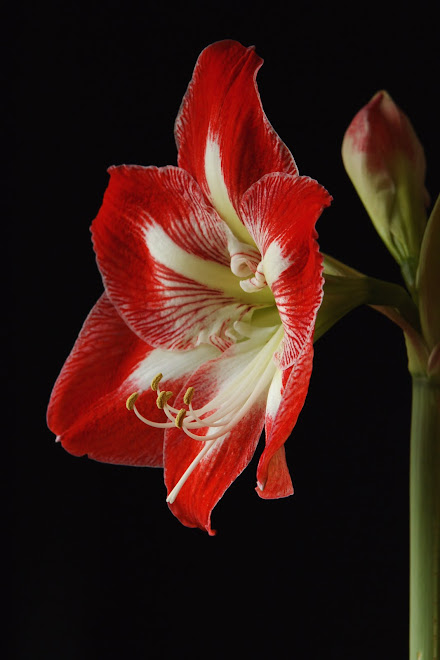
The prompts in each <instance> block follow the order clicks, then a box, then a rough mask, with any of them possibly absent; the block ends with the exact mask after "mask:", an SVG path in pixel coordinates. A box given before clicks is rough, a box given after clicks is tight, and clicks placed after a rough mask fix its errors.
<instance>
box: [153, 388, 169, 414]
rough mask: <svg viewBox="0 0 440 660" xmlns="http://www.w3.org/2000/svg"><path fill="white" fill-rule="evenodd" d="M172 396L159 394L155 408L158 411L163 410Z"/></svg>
mask: <svg viewBox="0 0 440 660" xmlns="http://www.w3.org/2000/svg"><path fill="white" fill-rule="evenodd" d="M172 396H173V393H172V392H165V391H164V392H160V394H159V396H158V397H157V399H156V406H157V407H158V408H159V410H163V409H164V406H165V404H166V403H167V402H168V401H169V400H170V399H171V397H172Z"/></svg>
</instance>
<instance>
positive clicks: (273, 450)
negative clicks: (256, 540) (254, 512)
mask: <svg viewBox="0 0 440 660" xmlns="http://www.w3.org/2000/svg"><path fill="white" fill-rule="evenodd" d="M312 365H313V344H312V342H309V343H308V345H307V347H306V348H305V349H304V351H303V353H302V354H301V355H300V356H299V359H298V360H297V362H296V365H295V367H292V368H290V369H287V370H286V371H284V372H278V374H277V376H276V377H275V378H274V381H273V383H272V386H271V388H270V391H269V396H268V403H267V410H266V447H265V449H264V452H263V454H262V455H261V458H260V461H259V464H258V468H257V482H258V486H257V488H256V491H257V493H258V495H259V496H260V497H262V498H263V499H274V498H278V497H286V496H288V495H292V493H293V487H292V481H291V479H290V475H289V469H288V467H287V464H286V458H285V451H284V443H285V442H286V440H287V438H288V437H289V435H290V433H291V432H292V429H293V428H294V426H295V424H296V420H297V419H298V415H299V413H300V412H301V410H302V407H303V405H304V401H305V398H306V396H307V391H308V387H309V381H310V376H311V373H312Z"/></svg>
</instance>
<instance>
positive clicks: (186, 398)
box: [183, 387, 194, 406]
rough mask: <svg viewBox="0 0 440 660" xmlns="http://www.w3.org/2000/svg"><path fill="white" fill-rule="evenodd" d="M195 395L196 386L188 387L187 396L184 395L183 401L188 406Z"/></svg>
mask: <svg viewBox="0 0 440 660" xmlns="http://www.w3.org/2000/svg"><path fill="white" fill-rule="evenodd" d="M193 396H194V388H193V387H188V389H187V390H186V392H185V396H184V397H183V403H184V404H185V405H187V406H189V405H190V403H191V401H192V398H193Z"/></svg>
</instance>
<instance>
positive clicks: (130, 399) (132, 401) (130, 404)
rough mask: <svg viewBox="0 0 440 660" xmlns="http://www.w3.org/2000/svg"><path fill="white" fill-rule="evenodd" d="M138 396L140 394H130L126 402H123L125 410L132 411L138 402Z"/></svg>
mask: <svg viewBox="0 0 440 660" xmlns="http://www.w3.org/2000/svg"><path fill="white" fill-rule="evenodd" d="M139 394H140V392H133V394H130V396H129V397H128V399H127V401H126V402H125V405H126V406H127V410H133V406H134V404H135V403H136V401H137V400H138V397H139Z"/></svg>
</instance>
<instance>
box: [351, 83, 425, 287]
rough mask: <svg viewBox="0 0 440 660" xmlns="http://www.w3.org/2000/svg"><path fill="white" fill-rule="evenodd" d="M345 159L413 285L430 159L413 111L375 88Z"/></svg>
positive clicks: (355, 122)
mask: <svg viewBox="0 0 440 660" xmlns="http://www.w3.org/2000/svg"><path fill="white" fill-rule="evenodd" d="M342 159H343V161H344V166H345V169H346V171H347V174H348V175H349V177H350V179H351V181H352V183H353V185H354V187H355V188H356V190H357V192H358V194H359V197H360V198H361V200H362V203H363V204H364V206H365V208H366V210H367V211H368V214H369V216H370V218H371V220H372V222H373V224H374V226H375V228H376V230H377V232H378V234H379V235H380V237H381V238H382V240H383V241H384V243H385V245H386V246H387V248H388V249H389V251H390V252H391V254H392V255H393V257H394V258H395V259H396V261H397V262H398V263H399V264H400V266H401V268H402V273H403V275H404V277H405V280H406V281H407V283H408V284H409V286H410V287H413V285H414V280H415V274H416V270H417V264H418V260H419V252H420V245H421V242H422V237H423V233H424V229H425V226H426V206H427V204H428V203H429V196H428V193H427V191H426V189H425V183H424V182H425V170H426V162H425V155H424V152H423V147H422V145H421V144H420V142H419V139H418V138H417V135H416V134H415V132H414V129H413V127H412V125H411V123H410V121H409V119H408V117H407V116H406V115H405V114H404V113H403V112H402V111H401V110H400V108H398V107H397V105H396V104H395V103H394V101H393V100H392V98H391V97H390V96H389V94H388V93H387V92H385V91H381V92H378V93H377V94H375V96H373V98H372V99H371V101H370V102H369V103H368V104H367V105H366V106H365V107H364V108H362V110H360V111H359V112H358V114H357V115H356V116H355V117H354V119H353V121H352V122H351V124H350V126H349V127H348V129H347V132H346V133H345V136H344V140H343V144H342Z"/></svg>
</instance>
